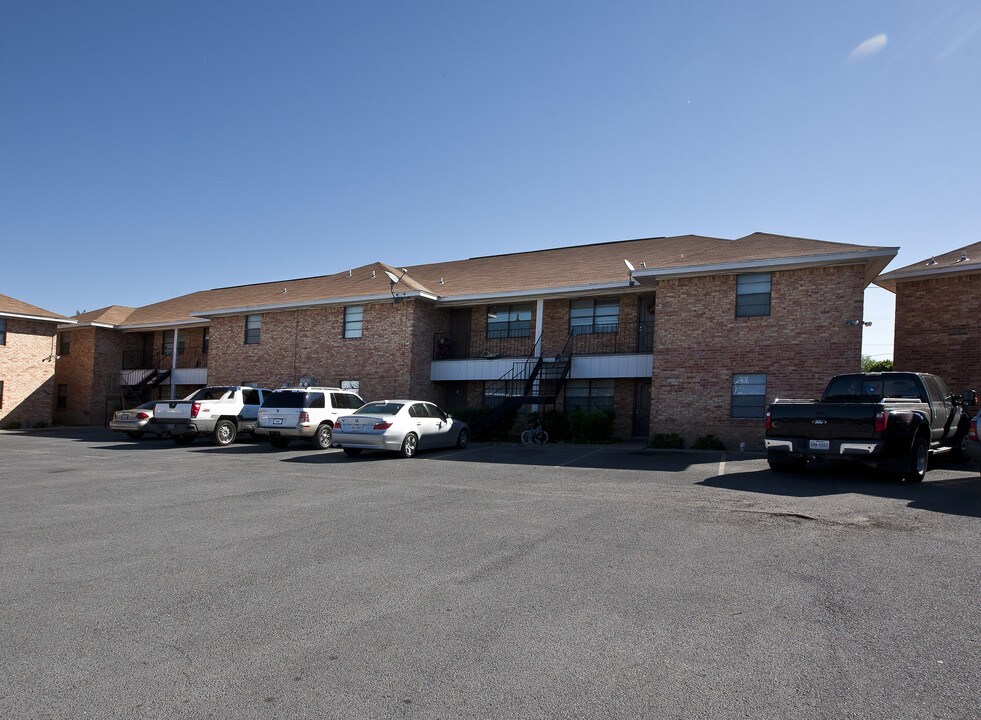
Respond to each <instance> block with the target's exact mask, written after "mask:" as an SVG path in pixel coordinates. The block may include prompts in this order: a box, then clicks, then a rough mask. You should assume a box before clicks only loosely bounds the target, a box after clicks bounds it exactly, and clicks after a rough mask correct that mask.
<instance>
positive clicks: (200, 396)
mask: <svg viewBox="0 0 981 720" xmlns="http://www.w3.org/2000/svg"><path fill="white" fill-rule="evenodd" d="M230 390H231V388H227V387H212V388H201V389H200V390H198V391H197V392H196V393H194V394H193V395H192V396H191V400H221V399H222V398H223V397H225V395H226V394H227V393H228V392H229V391H230ZM228 397H229V398H233V397H235V392H234V391H233V390H232V391H231V394H230V395H228Z"/></svg>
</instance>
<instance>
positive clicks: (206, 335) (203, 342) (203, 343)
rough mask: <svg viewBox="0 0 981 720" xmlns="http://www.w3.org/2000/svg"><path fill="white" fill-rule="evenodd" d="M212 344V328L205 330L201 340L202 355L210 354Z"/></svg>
mask: <svg viewBox="0 0 981 720" xmlns="http://www.w3.org/2000/svg"><path fill="white" fill-rule="evenodd" d="M210 343H211V328H209V327H206V328H205V329H204V337H203V338H202V339H201V354H202V355H207V354H208V345H209V344H210Z"/></svg>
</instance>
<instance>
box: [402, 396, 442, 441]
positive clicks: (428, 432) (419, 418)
mask: <svg viewBox="0 0 981 720" xmlns="http://www.w3.org/2000/svg"><path fill="white" fill-rule="evenodd" d="M408 430H409V432H414V433H415V434H416V436H417V437H418V438H419V447H438V442H439V440H438V437H437V434H436V418H434V417H432V416H431V415H430V414H429V410H428V409H427V407H426V403H421V402H420V403H413V404H412V405H410V406H409V428H408Z"/></svg>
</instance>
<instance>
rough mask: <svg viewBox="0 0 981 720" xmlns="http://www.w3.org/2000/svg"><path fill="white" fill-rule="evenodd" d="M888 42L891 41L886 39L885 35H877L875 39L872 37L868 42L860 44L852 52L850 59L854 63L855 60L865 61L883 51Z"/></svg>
mask: <svg viewBox="0 0 981 720" xmlns="http://www.w3.org/2000/svg"><path fill="white" fill-rule="evenodd" d="M888 41H889V40H888V38H886V36H885V33H883V34H882V35H876V36H875V37H870V38H869V39H868V40H865V41H863V42H861V43H859V44H858V47H856V48H855V49H854V50H852V52H851V54H850V55H849V56H848V59H849V60H850V61H853V62H854V61H855V60H864V59H865V58H867V57H871V56H873V55H875V54H876V53H878V52H879V51H881V50H882V48H884V47H885V46H886V43H887V42H888Z"/></svg>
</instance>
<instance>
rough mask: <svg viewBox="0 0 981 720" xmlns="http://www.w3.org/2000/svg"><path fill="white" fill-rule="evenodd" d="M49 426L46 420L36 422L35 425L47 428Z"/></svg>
mask: <svg viewBox="0 0 981 720" xmlns="http://www.w3.org/2000/svg"><path fill="white" fill-rule="evenodd" d="M47 426H48V424H47V423H46V422H44V420H42V421H41V422H36V423H34V427H36V428H46V427H47Z"/></svg>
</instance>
